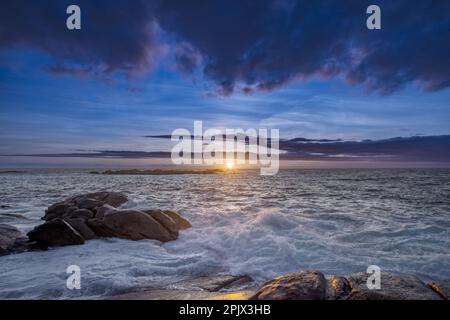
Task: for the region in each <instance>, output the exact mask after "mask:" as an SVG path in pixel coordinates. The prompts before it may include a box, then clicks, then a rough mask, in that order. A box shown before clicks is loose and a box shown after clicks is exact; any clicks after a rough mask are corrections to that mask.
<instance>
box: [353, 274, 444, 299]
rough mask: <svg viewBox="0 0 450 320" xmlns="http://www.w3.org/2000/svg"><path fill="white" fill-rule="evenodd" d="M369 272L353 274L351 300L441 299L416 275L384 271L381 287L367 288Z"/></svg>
mask: <svg viewBox="0 0 450 320" xmlns="http://www.w3.org/2000/svg"><path fill="white" fill-rule="evenodd" d="M368 277H369V274H366V273H362V272H361V273H355V274H352V275H351V276H350V277H349V278H348V281H349V283H350V286H351V288H352V291H351V292H350V295H349V297H348V299H349V300H440V299H441V297H440V296H439V295H438V294H437V293H436V292H434V291H433V290H430V288H429V287H428V286H427V285H426V284H425V283H424V282H422V281H421V280H420V279H418V278H417V277H415V276H412V275H407V274H399V273H390V272H382V273H381V283H380V289H373V290H370V289H368V288H367V278H368Z"/></svg>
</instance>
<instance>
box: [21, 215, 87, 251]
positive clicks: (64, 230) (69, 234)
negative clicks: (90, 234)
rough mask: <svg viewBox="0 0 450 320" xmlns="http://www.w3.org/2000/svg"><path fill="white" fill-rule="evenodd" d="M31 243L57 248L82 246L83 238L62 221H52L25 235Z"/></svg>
mask: <svg viewBox="0 0 450 320" xmlns="http://www.w3.org/2000/svg"><path fill="white" fill-rule="evenodd" d="M27 236H28V238H29V239H30V240H31V241H35V242H36V243H37V244H38V245H39V246H41V247H58V246H67V245H77V244H83V243H84V238H83V236H82V235H81V234H80V233H79V232H78V231H76V230H75V229H74V228H73V227H72V226H71V225H70V224H68V223H67V222H66V221H64V220H63V219H59V218H57V219H53V220H51V221H47V222H45V223H44V224H41V225H39V226H37V227H36V228H34V229H33V230H31V231H30V232H28V233H27Z"/></svg>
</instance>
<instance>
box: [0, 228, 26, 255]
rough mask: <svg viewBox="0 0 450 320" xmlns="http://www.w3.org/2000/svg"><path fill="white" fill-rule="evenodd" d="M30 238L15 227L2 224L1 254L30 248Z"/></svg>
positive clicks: (0, 237)
mask: <svg viewBox="0 0 450 320" xmlns="http://www.w3.org/2000/svg"><path fill="white" fill-rule="evenodd" d="M27 241H28V239H27V238H26V237H24V235H23V234H22V233H21V232H20V231H19V230H18V229H17V228H15V227H13V226H10V225H8V224H0V256H4V255H7V254H10V253H19V252H23V251H26V250H28V248H29V245H28V242H27Z"/></svg>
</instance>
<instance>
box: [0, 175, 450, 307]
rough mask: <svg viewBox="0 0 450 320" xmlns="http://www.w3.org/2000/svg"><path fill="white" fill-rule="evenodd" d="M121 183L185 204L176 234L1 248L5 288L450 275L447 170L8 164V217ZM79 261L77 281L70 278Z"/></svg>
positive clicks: (8, 293)
mask: <svg viewBox="0 0 450 320" xmlns="http://www.w3.org/2000/svg"><path fill="white" fill-rule="evenodd" d="M95 191H119V192H123V193H125V194H126V195H127V196H128V197H129V202H128V203H126V204H124V205H123V206H122V207H123V208H137V209H139V208H158V209H170V210H175V211H177V212H179V213H180V214H181V215H182V216H184V217H186V218H187V219H188V220H189V221H190V222H191V224H192V228H190V229H187V230H183V231H181V233H180V235H179V238H178V239H177V240H175V241H171V242H167V243H160V242H158V241H155V240H142V241H131V240H124V239H114V238H111V239H99V240H91V241H87V242H86V243H85V244H84V245H79V246H67V247H58V248H52V249H49V250H48V251H35V252H26V253H20V254H12V255H8V256H2V257H0V298H3V299H70V298H74V299H79V298H100V299H101V298H105V297H110V296H113V295H115V294H120V293H124V292H129V291H136V290H143V289H148V288H161V287H164V288H172V287H176V283H177V282H179V281H181V280H185V279H190V278H194V277H198V276H211V275H221V274H232V275H244V274H245V275H249V276H250V277H252V278H253V279H254V280H255V282H256V283H263V282H264V281H266V280H268V279H270V278H273V277H275V276H279V275H283V274H286V273H289V272H296V271H300V270H306V269H318V270H321V271H322V272H323V273H324V274H325V275H327V276H330V275H344V276H345V275H349V274H351V273H354V272H366V271H367V268H368V267H369V266H371V265H376V266H378V267H380V269H381V271H393V272H403V273H408V274H413V275H416V276H418V277H419V278H421V279H423V280H424V281H429V280H445V279H450V170H448V169H405V170H403V169H320V170H312V169H311V170H308V169H302V170H296V169H292V170H281V171H280V172H279V173H278V174H277V175H275V176H261V175H259V171H250V170H249V171H237V172H235V173H230V174H185V175H102V174H90V173H89V172H88V171H86V170H27V171H26V172H11V173H2V174H0V223H5V224H10V225H13V226H16V227H18V228H19V229H20V230H21V231H23V232H27V231H29V230H31V229H32V228H33V227H35V226H36V225H38V224H40V223H42V222H43V221H42V220H41V217H42V216H43V215H44V210H45V209H46V208H47V207H48V206H49V205H51V204H53V203H55V202H58V201H61V200H63V199H65V198H66V197H69V196H72V195H77V194H81V193H88V192H95ZM71 265H76V266H79V267H80V279H81V281H80V289H79V290H70V289H68V288H67V286H66V283H67V279H68V277H69V276H70V274H68V273H67V268H68V267H69V266H71Z"/></svg>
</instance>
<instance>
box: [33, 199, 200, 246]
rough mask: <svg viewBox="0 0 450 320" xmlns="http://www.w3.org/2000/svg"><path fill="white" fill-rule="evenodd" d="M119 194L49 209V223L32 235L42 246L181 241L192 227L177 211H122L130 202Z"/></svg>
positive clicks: (65, 202)
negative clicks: (182, 234) (180, 236)
mask: <svg viewBox="0 0 450 320" xmlns="http://www.w3.org/2000/svg"><path fill="white" fill-rule="evenodd" d="M127 201H128V199H127V197H126V196H125V195H123V194H121V193H117V192H96V193H88V194H82V195H77V196H73V197H70V198H67V199H65V200H64V201H61V202H58V203H55V204H53V205H51V206H50V207H48V209H47V210H46V212H45V216H44V218H43V219H44V220H46V221H47V222H46V223H44V224H42V225H40V226H38V227H36V228H34V230H32V231H30V232H29V233H28V237H29V238H30V240H32V241H36V242H37V244H38V245H39V246H41V247H48V246H63V245H71V244H82V243H84V241H85V240H91V239H97V238H100V237H118V238H124V239H130V240H143V239H153V240H159V241H162V242H166V241H171V240H175V239H177V238H178V232H179V230H182V229H186V228H188V227H190V226H191V224H190V223H189V221H187V220H186V219H184V218H182V217H181V216H180V215H179V214H178V213H176V212H173V211H162V210H150V209H148V210H137V209H127V210H120V209H118V208H117V207H119V206H120V205H121V204H123V203H125V202H127Z"/></svg>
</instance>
